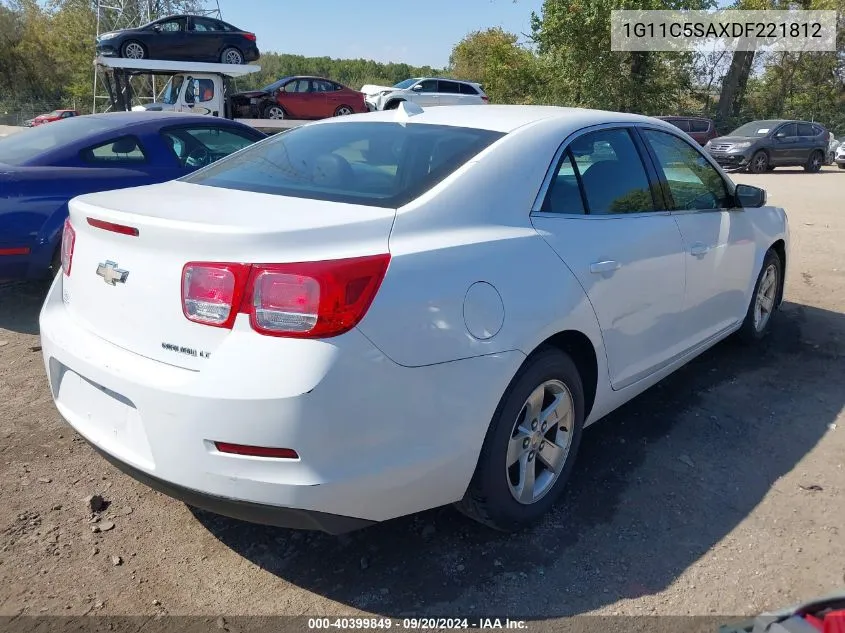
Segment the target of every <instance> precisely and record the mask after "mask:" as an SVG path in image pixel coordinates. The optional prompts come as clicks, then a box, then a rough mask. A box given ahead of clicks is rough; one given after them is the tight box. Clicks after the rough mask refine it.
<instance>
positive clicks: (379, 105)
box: [361, 77, 490, 110]
mask: <svg viewBox="0 0 845 633" xmlns="http://www.w3.org/2000/svg"><path fill="white" fill-rule="evenodd" d="M361 92H363V93H364V99H365V100H366V102H367V107H368V108H369V109H370V110H392V109H393V108H398V107H399V104H400V103H402V102H403V101H412V102H414V103H416V104H417V105H420V106H422V107H424V108H428V107H432V106H440V105H482V104H485V103H489V101H490V100H489V98H488V97H487V95H486V94H485V92H484V88H483V87H482V86H481V84H479V83H475V82H472V81H460V80H458V79H442V78H439V77H415V78H413V79H406V80H405V81H400V82H399V83H398V84H396V85H395V86H374V85H370V84H368V85H366V86H362V88H361Z"/></svg>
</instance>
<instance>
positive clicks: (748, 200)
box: [735, 185, 766, 209]
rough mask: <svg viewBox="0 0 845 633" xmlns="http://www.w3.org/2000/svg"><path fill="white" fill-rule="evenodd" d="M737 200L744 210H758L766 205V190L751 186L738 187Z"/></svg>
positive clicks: (736, 191)
mask: <svg viewBox="0 0 845 633" xmlns="http://www.w3.org/2000/svg"><path fill="white" fill-rule="evenodd" d="M735 195H736V200H737V202H738V203H739V206H741V207H742V208H743V209H756V208H758V207H762V206H764V205H765V204H766V190H765V189H760V187H752V186H751V185H737V186H736V190H735Z"/></svg>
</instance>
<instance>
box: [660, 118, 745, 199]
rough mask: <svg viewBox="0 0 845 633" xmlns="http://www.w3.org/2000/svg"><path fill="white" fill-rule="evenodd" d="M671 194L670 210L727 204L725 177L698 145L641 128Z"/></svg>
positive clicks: (664, 133)
mask: <svg viewBox="0 0 845 633" xmlns="http://www.w3.org/2000/svg"><path fill="white" fill-rule="evenodd" d="M643 137H645V140H646V142H647V143H648V144H649V145H650V146H651V149H652V150H653V151H654V153H655V155H656V156H657V163H658V167H659V168H660V170H661V171H662V172H663V177H664V178H665V179H666V182H667V184H668V185H669V192H670V193H671V194H672V201H673V202H674V204H673V205H672V210H673V211H687V210H706V209H722V208H725V207H728V206H730V202H729V199H728V192H727V189H726V188H725V181H724V180H722V177H721V176H720V175H719V172H717V171H716V169H715V168H714V167H713V165H711V164H710V162H709V161H708V160H707V159H706V158H705V157H704V155H703V154H702V153H701V152H699V151H698V150H697V149H695V148H693V147H692V146H691V145H689V144H688V143H686V142H685V141H683V140H681V139H679V138H678V137H677V136H673V135H672V134H667V133H666V132H658V131H657V130H643Z"/></svg>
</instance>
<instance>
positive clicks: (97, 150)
mask: <svg viewBox="0 0 845 633" xmlns="http://www.w3.org/2000/svg"><path fill="white" fill-rule="evenodd" d="M79 155H80V157H81V158H82V160H84V161H85V162H86V163H93V164H100V165H102V166H103V167H108V166H110V165H114V164H122V163H145V162H147V157H146V156H145V155H144V150H143V149H142V148H141V143H140V142H139V140H138V138H137V137H135V136H121V137H120V138H116V139H112V140H109V141H107V142H105V143H100V144H99V145H95V146H93V147H89V148H88V149H84V150H82V151H81V152H80V153H79Z"/></svg>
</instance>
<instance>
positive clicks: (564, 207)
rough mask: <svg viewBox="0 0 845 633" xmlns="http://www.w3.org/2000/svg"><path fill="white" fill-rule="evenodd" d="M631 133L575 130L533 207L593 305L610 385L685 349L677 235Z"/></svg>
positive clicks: (662, 363) (639, 374) (681, 260)
mask: <svg viewBox="0 0 845 633" xmlns="http://www.w3.org/2000/svg"><path fill="white" fill-rule="evenodd" d="M637 143H638V141H637V140H636V139H635V137H634V136H633V132H632V130H630V129H628V128H626V127H614V128H606V129H601V130H597V131H593V132H587V133H585V134H583V135H581V136H579V137H577V138H576V139H574V140H573V141H572V142H571V143H570V144H569V146H568V147H567V148H566V150H565V153H564V154H563V156H562V157H561V160H560V162H559V164H558V166H557V167H556V172H555V173H554V176H553V178H552V181H551V184H550V186H549V189H548V192H547V194H546V197H545V199H544V201H543V203H542V206H541V207H540V208H539V209H535V212H534V213H533V214H532V222H533V224H534V226H535V228H536V229H537V230H538V231H539V232H540V234H541V235H543V237H544V238H545V239H546V240H547V241H548V243H549V244H550V245H551V246H552V248H554V250H555V251H556V252H557V254H558V256H559V257H560V258H561V259H562V260H563V261H564V263H565V264H566V265H567V266H568V267H569V269H570V270H571V271H572V272H573V274H574V275H575V276H576V277H577V278H578V280H579V281H580V283H581V285H582V287H583V288H584V291H585V292H586V293H587V296H588V297H589V299H590V302H591V303H592V305H593V309H594V310H595V313H596V317H597V318H598V321H599V324H600V326H601V330H602V336H603V338H604V344H605V349H606V352H607V359H608V366H609V372H610V381H611V384H612V385H613V388H614V389H622V388H624V387H626V386H628V385H631V384H633V383H634V382H636V381H638V380H640V379H642V378H645V377H646V376H648V375H649V374H651V373H653V372H655V371H657V370H658V369H660V368H661V367H663V366H665V365H666V364H667V363H669V362H671V360H672V359H673V358H674V357H676V356H679V355H680V354H681V353H682V352H683V349H682V341H683V327H682V324H681V323H680V320H681V309H682V306H683V300H684V282H685V271H684V246H683V241H682V239H681V233H680V231H679V230H678V225H677V223H676V222H675V219H674V218H673V217H672V216H671V215H670V213H669V212H668V211H666V210H661V206H662V201H661V200H660V198H659V195H658V193H657V191H656V188H655V187H656V184H657V182H656V178H655V177H654V175H653V174H652V176H649V175H648V172H647V170H646V167H645V163H644V162H643V160H642V152H643V151H644V150H643V148H642V147H638V145H637Z"/></svg>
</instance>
